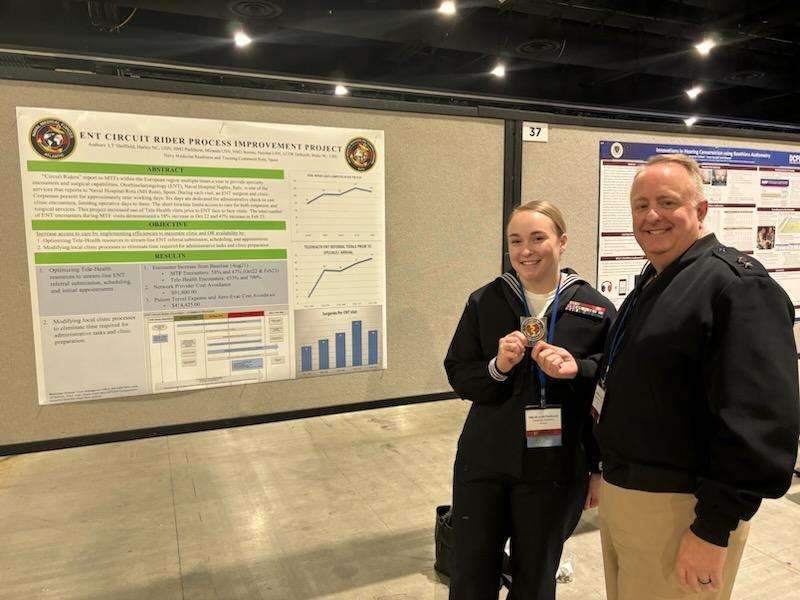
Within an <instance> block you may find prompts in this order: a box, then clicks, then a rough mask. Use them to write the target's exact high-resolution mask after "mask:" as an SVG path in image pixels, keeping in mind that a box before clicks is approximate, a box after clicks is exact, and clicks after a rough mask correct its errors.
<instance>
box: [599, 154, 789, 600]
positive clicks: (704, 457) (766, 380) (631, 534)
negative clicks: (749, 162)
mask: <svg viewBox="0 0 800 600" xmlns="http://www.w3.org/2000/svg"><path fill="white" fill-rule="evenodd" d="M630 198H631V211H632V217H633V230H634V235H635V237H636V241H637V242H638V243H639V245H640V246H641V247H642V250H644V253H645V255H646V256H647V258H648V260H649V261H650V264H649V265H648V266H647V267H646V268H645V270H644V271H643V273H642V275H641V277H640V278H639V283H638V285H637V286H636V289H635V290H634V292H633V293H632V294H631V295H630V296H629V297H628V298H627V299H626V301H625V303H624V304H623V305H622V307H621V308H620V312H619V316H618V317H617V320H616V322H615V324H614V326H613V328H612V331H611V334H610V335H609V338H608V340H609V341H608V343H607V345H606V353H605V359H604V362H603V364H601V365H600V371H599V373H600V377H601V379H600V385H599V386H598V389H597V391H596V393H595V399H594V402H593V407H594V409H595V412H596V413H597V414H598V417H599V422H598V425H597V435H598V439H599V442H600V447H601V451H602V457H603V484H602V487H601V493H600V521H601V534H602V540H603V556H604V562H605V574H606V589H607V593H608V600H643V599H645V598H646V599H647V600H661V599H666V598H669V599H680V598H689V597H692V598H694V597H695V594H696V592H697V591H704V592H706V593H704V594H703V598H707V599H713V600H726V599H728V598H730V595H731V590H732V588H733V582H734V578H735V576H736V571H737V569H738V566H739V560H740V558H741V554H742V551H743V549H744V544H745V541H746V538H747V531H748V523H747V521H749V519H750V518H751V517H752V516H753V515H754V514H755V512H756V510H758V507H759V505H760V503H761V500H762V498H776V497H779V496H781V495H783V494H784V493H785V492H786V490H787V489H788V487H789V484H790V481H791V476H792V468H793V466H794V464H795V456H796V452H797V439H798V406H799V404H798V379H797V351H796V348H795V342H794V337H793V334H792V327H793V323H794V307H793V306H792V303H791V301H790V300H789V298H788V296H787V295H786V293H785V292H784V291H783V289H782V288H781V287H780V286H779V285H778V284H777V283H776V282H775V281H774V280H773V279H772V278H771V277H770V276H769V275H768V274H767V272H766V270H765V269H764V268H763V267H762V265H761V264H759V263H758V262H757V261H756V260H755V259H753V258H752V257H750V256H748V255H745V254H742V253H741V252H739V251H738V250H736V249H734V248H730V247H726V246H723V245H721V244H720V243H719V241H718V240H717V239H716V237H715V236H714V235H713V234H711V233H710V232H708V231H707V230H706V228H705V226H704V223H703V221H704V218H705V216H706V213H707V210H708V203H707V202H706V200H705V199H704V197H703V184H702V179H701V176H700V170H699V168H698V165H697V163H696V162H695V161H694V160H692V159H691V158H689V157H687V156H684V155H661V156H656V157H652V158H651V159H650V160H649V161H648V162H647V164H646V165H645V166H644V167H643V168H642V169H641V170H640V171H639V173H638V174H637V175H636V177H635V178H634V181H633V185H632V188H631V196H630Z"/></svg>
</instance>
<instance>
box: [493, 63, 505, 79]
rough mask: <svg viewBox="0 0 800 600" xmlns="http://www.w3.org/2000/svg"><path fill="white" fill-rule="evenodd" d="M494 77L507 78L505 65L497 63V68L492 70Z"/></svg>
mask: <svg viewBox="0 0 800 600" xmlns="http://www.w3.org/2000/svg"><path fill="white" fill-rule="evenodd" d="M492 75H494V76H495V77H505V76H506V66H505V65H504V64H503V63H497V66H496V67H495V68H494V69H492Z"/></svg>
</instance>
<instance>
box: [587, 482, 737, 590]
mask: <svg viewBox="0 0 800 600" xmlns="http://www.w3.org/2000/svg"><path fill="white" fill-rule="evenodd" d="M696 502H697V500H696V498H695V497H694V496H693V495H692V494H671V493H653V492H641V491H638V490H628V489H624V488H621V487H618V486H615V485H612V484H610V483H608V482H607V481H605V480H603V482H602V485H601V488H600V507H599V520H600V536H601V540H602V542H603V565H604V569H605V576H606V593H607V596H608V598H607V600H676V599H681V600H682V599H684V598H696V599H698V600H729V599H730V597H731V592H732V590H733V582H734V579H735V578H736V571H737V570H738V569H739V562H740V560H741V558H742V552H743V551H744V545H745V542H746V541H747V533H748V531H749V525H750V524H749V523H747V522H740V523H739V527H738V528H737V529H736V531H734V532H732V533H731V536H730V540H729V542H728V553H727V557H726V559H725V567H724V569H723V578H724V581H723V585H722V586H721V589H720V590H719V591H717V592H712V591H710V590H709V591H701V592H695V591H694V590H692V589H691V588H686V587H684V586H682V585H681V584H680V583H679V582H678V576H677V575H676V574H675V557H676V555H677V553H678V545H679V544H680V540H681V537H682V536H683V534H684V532H685V531H686V530H687V529H688V528H689V525H691V524H692V522H693V521H694V518H695V515H694V506H695V503H696Z"/></svg>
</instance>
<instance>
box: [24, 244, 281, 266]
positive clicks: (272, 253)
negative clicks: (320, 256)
mask: <svg viewBox="0 0 800 600" xmlns="http://www.w3.org/2000/svg"><path fill="white" fill-rule="evenodd" d="M285 259H286V250H285V249H281V248H275V249H272V248H270V249H252V250H250V249H242V250H163V251H158V250H120V251H97V252H36V253H35V254H34V260H35V262H36V264H37V265H66V264H87V263H148V262H187V261H201V260H285Z"/></svg>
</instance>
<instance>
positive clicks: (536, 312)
mask: <svg viewBox="0 0 800 600" xmlns="http://www.w3.org/2000/svg"><path fill="white" fill-rule="evenodd" d="M558 284H559V285H561V278H560V277H559V280H558ZM523 291H524V292H525V300H526V301H527V303H528V310H529V311H531V315H532V316H535V317H539V318H540V319H541V318H542V317H543V316H544V313H545V312H546V311H547V307H548V306H550V303H551V302H552V301H553V299H554V298H555V297H556V288H553V289H552V290H550V291H549V292H545V293H544V294H535V293H533V292H529V291H528V290H525V289H523Z"/></svg>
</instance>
